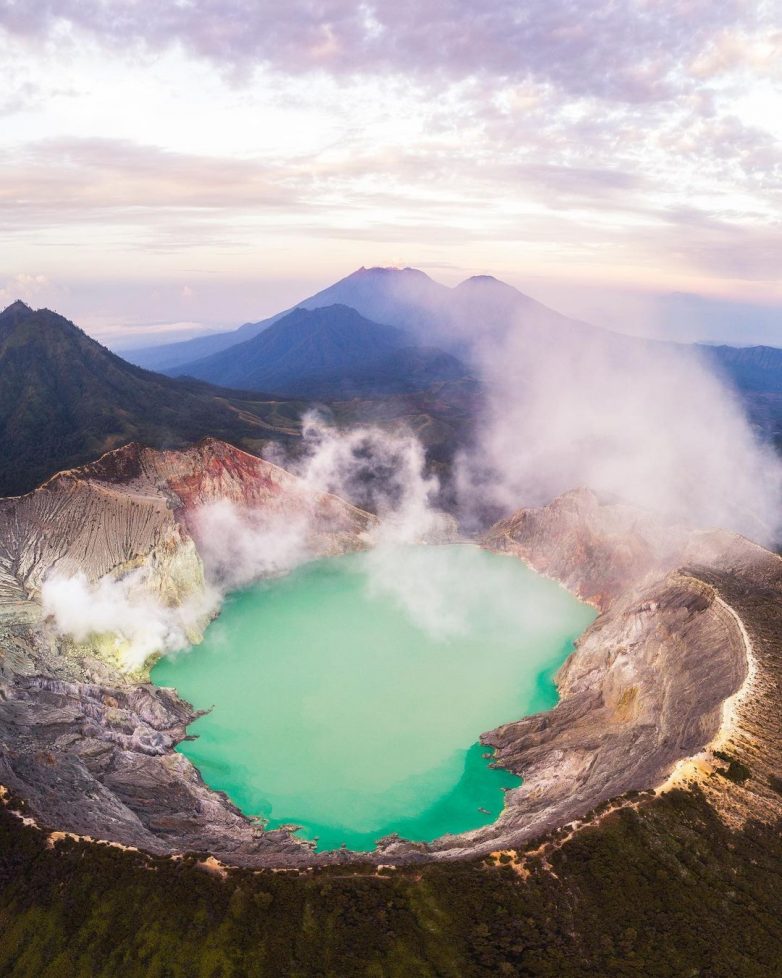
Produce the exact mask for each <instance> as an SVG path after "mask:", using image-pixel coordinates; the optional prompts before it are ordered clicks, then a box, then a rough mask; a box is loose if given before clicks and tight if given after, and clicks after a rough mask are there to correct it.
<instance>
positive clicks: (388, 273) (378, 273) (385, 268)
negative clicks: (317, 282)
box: [343, 265, 429, 281]
mask: <svg viewBox="0 0 782 978" xmlns="http://www.w3.org/2000/svg"><path fill="white" fill-rule="evenodd" d="M392 276H394V277H399V278H401V277H405V278H413V277H415V278H421V279H424V278H426V279H428V278H429V276H428V275H427V274H426V272H422V271H421V269H420V268H412V267H411V266H410V265H406V266H405V267H404V268H402V267H400V266H399V265H371V266H370V267H369V268H367V267H366V266H365V265H362V266H361V268H357V269H356V271H355V272H352V273H351V274H350V275H348V276H347V278H346V279H343V281H347V280H349V279H355V278H381V277H388V278H391V277H392Z"/></svg>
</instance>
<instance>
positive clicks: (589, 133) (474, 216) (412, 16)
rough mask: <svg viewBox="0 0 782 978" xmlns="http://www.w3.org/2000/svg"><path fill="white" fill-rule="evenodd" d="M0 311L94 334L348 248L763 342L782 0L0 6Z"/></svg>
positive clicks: (774, 329) (215, 324)
mask: <svg viewBox="0 0 782 978" xmlns="http://www.w3.org/2000/svg"><path fill="white" fill-rule="evenodd" d="M0 52H2V53H0V69H1V70H2V77H3V84H2V88H0V222H1V230H2V233H1V234H0V304H5V303H6V302H10V301H12V300H13V299H15V298H17V297H21V298H23V299H25V300H26V301H28V302H30V303H31V304H33V305H36V306H40V305H46V306H49V307H51V308H55V309H57V310H58V311H60V312H62V313H64V314H65V315H67V316H68V317H69V318H71V319H73V320H74V321H76V322H78V323H79V325H81V326H83V327H84V328H85V329H87V331H88V332H90V333H92V334H93V335H95V336H97V337H98V338H99V339H101V340H102V341H103V342H105V343H107V344H108V345H112V346H115V347H116V348H123V347H128V346H143V345H146V344H151V343H153V342H159V341H162V340H170V339H172V338H177V337H182V338H185V337H187V336H191V335H197V334H198V333H199V332H201V331H205V330H212V329H219V328H227V327H232V326H236V325H238V324H239V323H242V322H245V321H247V320H257V319H260V318H263V317H264V316H266V315H269V314H271V313H274V312H277V311H279V310H280V309H283V308H286V307H287V306H289V305H291V304H293V303H295V302H296V301H297V300H299V299H302V298H304V297H305V296H307V295H309V294H311V293H313V292H315V291H317V290H319V289H320V288H323V287H324V286H326V285H328V284H330V283H331V282H333V281H335V280H336V279H339V278H341V277H343V276H344V275H346V274H348V273H349V272H351V271H353V270H354V269H355V268H357V267H359V266H361V265H366V266H370V265H394V264H402V265H411V266H414V267H417V268H420V269H423V270H424V271H426V272H427V273H428V274H430V275H432V276H433V277H434V278H436V279H438V280H439V281H442V282H445V283H446V284H455V283H457V282H458V281H460V280H461V279H463V278H465V277H467V276H469V275H472V274H477V273H490V274H494V275H496V276H497V277H499V278H501V279H503V280H505V281H507V282H509V283H511V284H513V285H515V286H517V287H518V288H520V289H521V290H522V291H524V292H527V293H528V294H531V295H533V296H535V297H536V298H538V299H540V300H541V301H544V302H546V303H548V304H549V305H552V306H554V307H555V308H557V309H560V310H562V311H564V312H566V313H570V314H576V315H579V316H581V317H582V318H585V319H591V320H592V321H595V322H599V323H600V324H602V325H608V326H611V327H612V328H617V329H621V330H624V331H627V332H635V333H648V334H654V335H658V334H662V335H668V336H672V337H674V338H681V339H687V340H691V339H705V340H713V341H717V340H724V339H730V340H732V341H735V342H757V341H762V342H776V343H777V345H782V281H781V279H780V256H782V189H781V188H782V152H781V144H782V94H781V93H782V5H780V4H779V2H778V0H755V2H752V0H721V2H715V0H611V2H592V3H587V2H577V0H526V2H524V3H520V2H519V0H484V2H482V3H480V4H476V3H474V2H470V3H467V2H466V0H417V2H412V0H394V2H386V0H380V2H375V3H372V2H369V0H368V2H363V3H357V2H353V0H318V2H314V0H288V2H286V3H279V2H274V0H173V2H171V0H123V2H121V3H120V2H109V0H0Z"/></svg>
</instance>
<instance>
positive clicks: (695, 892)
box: [0, 791, 782, 978]
mask: <svg viewBox="0 0 782 978" xmlns="http://www.w3.org/2000/svg"><path fill="white" fill-rule="evenodd" d="M531 849H532V847H531ZM780 856H782V841H781V840H780V834H779V831H778V827H773V828H772V827H765V826H761V825H757V824H750V825H748V826H747V827H746V828H745V829H744V830H742V831H740V832H736V831H731V830H729V829H728V828H726V827H725V826H724V825H723V824H722V823H721V822H720V821H719V819H718V818H717V817H716V815H715V814H714V812H713V811H712V810H711V809H710V807H709V806H708V804H707V803H706V801H705V799H704V798H703V797H702V796H701V795H699V794H697V793H694V794H693V793H688V792H684V791H674V792H670V793H669V794H667V795H665V796H663V797H661V798H656V799H651V800H648V799H644V801H643V803H642V805H641V807H640V809H638V810H630V809H627V810H625V809H623V810H620V811H618V812H615V813H612V814H610V815H608V816H605V817H604V819H603V820H602V821H600V822H598V823H596V824H594V825H593V826H590V827H588V828H585V829H584V830H582V831H581V832H579V833H577V835H576V836H575V837H574V838H572V839H571V840H570V841H568V842H565V843H564V844H562V845H561V847H560V848H559V849H554V850H553V851H552V852H550V853H549V855H548V859H549V861H550V864H551V868H552V869H553V872H551V871H549V870H548V869H547V868H546V866H545V865H544V862H543V860H542V857H540V856H528V857H526V859H524V861H523V871H522V867H520V866H519V865H518V864H517V863H516V862H515V860H514V858H513V857H512V858H510V859H505V860H502V862H500V861H494V860H486V861H484V862H481V863H478V862H474V863H456V864H452V865H431V866H426V867H418V868H411V869H408V870H403V871H392V872H388V871H384V872H382V873H379V874H375V873H374V871H373V870H372V869H371V868H370V867H363V868H358V869H355V868H354V869H349V868H348V867H334V868H331V869H328V870H321V871H317V872H311V873H302V874H297V873H295V872H286V873H272V872H261V873H253V872H249V871H244V870H237V871H233V872H232V873H231V874H230V875H229V876H228V878H227V879H221V878H219V877H217V876H215V875H213V874H211V873H209V872H207V871H205V870H204V869H203V868H199V866H198V858H197V857H188V858H187V859H184V860H163V859H150V858H147V857H144V856H141V855H140V854H135V853H127V852H123V851H121V850H119V849H116V848H112V847H108V846H102V845H98V846H95V845H84V844H79V843H75V842H71V841H63V842H60V843H58V844H57V845H56V846H55V847H54V848H52V849H48V848H47V847H46V839H45V836H44V835H43V834H42V833H40V832H38V831H36V830H34V829H31V828H27V827H25V826H24V825H23V824H22V823H21V821H20V820H19V819H17V818H15V817H13V816H12V815H11V814H10V813H9V812H8V810H7V809H3V810H2V811H0V974H2V975H4V976H9V978H11V976H13V978H71V976H73V978H77V976H78V978H81V976H85V978H87V976H89V978H136V976H138V978H256V976H257V978H282V976H290V978H311V976H312V978H315V976H319V978H358V976H361V978H484V976H485V978H489V976H492V978H498V976H504V975H509V976H519V978H522V976H524V978H527V976H528V978H533V976H536V978H537V976H540V978H544V976H545V978H604V976H605V978H608V976H614V975H623V976H631V975H632V976H643V978H684V976H693V978H694V976H699V978H778V976H780V975H782V870H781V868H780V867H782V859H780ZM522 858H523V854H522Z"/></svg>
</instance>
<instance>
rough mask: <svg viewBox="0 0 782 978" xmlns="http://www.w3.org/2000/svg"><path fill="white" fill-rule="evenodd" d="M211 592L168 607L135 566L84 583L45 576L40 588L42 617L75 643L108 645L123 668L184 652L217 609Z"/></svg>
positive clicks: (84, 578) (216, 599) (73, 578)
mask: <svg viewBox="0 0 782 978" xmlns="http://www.w3.org/2000/svg"><path fill="white" fill-rule="evenodd" d="M218 602H219V597H218V595H217V593H216V592H214V591H213V590H212V589H210V588H207V589H206V590H205V591H203V592H201V593H198V594H195V595H193V596H191V597H190V598H189V599H187V600H185V601H184V602H182V603H180V604H178V605H175V606H170V605H166V604H164V603H163V602H162V601H161V600H160V598H159V597H158V596H157V595H156V594H155V593H154V590H153V589H152V587H151V584H150V581H149V575H148V574H147V572H146V571H145V570H144V568H140V569H138V570H135V571H132V572H131V573H130V574H127V575H125V576H124V577H121V578H114V577H112V576H111V575H106V576H105V577H102V578H100V579H99V580H98V581H94V582H93V581H90V580H88V578H87V576H86V575H85V574H84V573H81V572H80V573H77V574H75V575H70V576H64V575H58V574H56V573H55V574H52V575H50V576H49V577H48V578H47V579H46V580H45V581H44V582H43V585H42V588H41V603H42V605H43V611H44V615H46V616H47V617H49V618H50V619H51V622H52V624H53V625H54V627H55V629H56V630H57V631H58V632H59V633H60V634H62V635H69V636H70V637H71V638H73V639H75V640H76V641H77V642H87V641H89V640H91V639H94V638H96V637H98V638H101V639H103V640H104V641H107V642H109V643H110V645H111V647H112V648H113V651H114V652H115V653H116V654H117V656H118V657H119V658H120V660H121V661H122V663H123V666H124V667H125V668H126V669H128V670H134V669H139V668H141V666H143V664H144V662H146V660H147V659H148V658H149V657H150V656H151V655H153V654H154V653H159V652H174V651H177V650H179V649H183V648H186V647H187V646H188V645H190V644H191V643H192V641H193V637H194V634H195V633H197V632H198V630H199V629H200V627H201V626H202V625H203V624H204V622H205V620H207V619H208V617H209V616H210V614H212V613H213V612H214V611H215V610H216V608H217V605H218Z"/></svg>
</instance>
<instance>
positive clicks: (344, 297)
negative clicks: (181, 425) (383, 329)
mask: <svg viewBox="0 0 782 978" xmlns="http://www.w3.org/2000/svg"><path fill="white" fill-rule="evenodd" d="M451 291H452V290H451V289H449V288H447V287H446V286H444V285H439V284H438V283H437V282H435V281H434V280H433V279H431V278H429V276H428V275H426V274H425V273H424V272H421V271H419V270H418V269H415V268H359V269H357V270H356V271H355V272H352V273H351V274H350V275H347V276H346V277H345V278H343V279H340V280H339V281H338V282H335V283H334V284H333V285H330V286H328V287H327V288H325V289H322V290H321V291H320V292H316V293H315V295H311V296H309V297H308V298H306V299H303V300H302V301H301V302H298V303H297V304H296V306H294V307H292V308H289V309H284V310H283V311H282V312H278V313H276V314H275V315H273V316H270V317H268V318H266V319H261V320H259V321H258V322H250V323H245V324H244V325H243V326H240V327H239V328H238V329H234V330H229V331H227V332H224V333H215V334H213V335H210V336H200V337H197V338H195V339H192V340H183V341H181V342H179V343H166V344H162V345H160V346H154V347H146V348H144V349H139V350H128V351H125V354H124V355H125V356H126V358H127V359H128V360H130V362H131V363H135V364H138V365H139V366H141V367H146V368H147V369H149V370H162V371H166V372H171V371H172V370H173V368H175V367H179V366H182V365H183V364H193V363H195V362H196V361H198V360H201V359H204V358H205V357H208V356H212V355H213V354H216V353H219V352H220V351H221V350H227V349H228V348H229V347H232V346H236V345H237V344H238V343H244V342H246V341H247V340H250V339H252V338H253V337H254V336H258V335H259V334H260V333H262V332H263V331H264V330H265V329H268V328H269V327H270V326H272V325H273V324H274V323H276V322H277V321H278V320H280V319H282V318H283V316H286V315H287V314H288V313H291V312H294V311H295V310H296V309H301V308H304V309H320V308H323V307H325V306H333V305H345V306H350V307H351V308H353V309H355V310H356V311H357V312H359V313H360V314H361V315H362V316H364V317H366V318H367V319H369V320H372V321H374V322H378V323H389V324H390V325H391V326H397V327H404V328H405V329H409V330H411V331H414V332H417V333H419V334H424V335H425V333H426V329H427V327H428V326H429V325H431V324H432V322H433V321H434V320H435V319H436V318H437V315H436V313H437V312H438V311H439V310H441V309H444V308H446V307H447V305H448V303H449V301H450V299H451ZM187 372H188V373H192V371H191V370H190V369H188V371H187Z"/></svg>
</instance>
